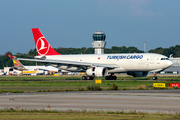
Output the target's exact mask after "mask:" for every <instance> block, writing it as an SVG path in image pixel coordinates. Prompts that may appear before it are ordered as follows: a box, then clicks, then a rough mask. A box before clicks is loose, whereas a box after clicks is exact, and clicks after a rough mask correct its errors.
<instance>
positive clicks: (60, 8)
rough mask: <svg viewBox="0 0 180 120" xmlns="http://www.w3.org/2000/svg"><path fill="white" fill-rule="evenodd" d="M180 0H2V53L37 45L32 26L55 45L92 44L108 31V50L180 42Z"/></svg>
mask: <svg viewBox="0 0 180 120" xmlns="http://www.w3.org/2000/svg"><path fill="white" fill-rule="evenodd" d="M179 6H180V0H1V1H0V41H1V43H0V54H1V55H2V54H5V53H6V52H7V51H11V52H12V53H18V52H19V53H28V51H29V50H30V49H34V48H35V43H34V39H33V35H32V31H31V28H39V29H40V30H41V32H42V33H43V35H44V36H45V37H46V39H47V40H48V42H49V43H50V44H51V46H52V47H54V48H58V47H64V48H69V47H73V48H82V47H87V48H88V47H92V44H91V43H92V41H93V39H92V34H93V33H94V32H95V31H103V32H104V33H105V34H106V42H107V44H106V48H111V47H112V46H118V47H120V46H126V47H129V46H134V47H137V48H138V49H140V50H144V43H143V41H146V51H148V50H150V49H155V48H157V47H163V48H169V47H171V46H175V45H179V44H180V13H179V12H180V7H179Z"/></svg>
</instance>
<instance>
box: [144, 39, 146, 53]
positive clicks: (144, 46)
mask: <svg viewBox="0 0 180 120" xmlns="http://www.w3.org/2000/svg"><path fill="white" fill-rule="evenodd" d="M145 45H146V41H144V53H145V52H146V49H145V47H146V46H145Z"/></svg>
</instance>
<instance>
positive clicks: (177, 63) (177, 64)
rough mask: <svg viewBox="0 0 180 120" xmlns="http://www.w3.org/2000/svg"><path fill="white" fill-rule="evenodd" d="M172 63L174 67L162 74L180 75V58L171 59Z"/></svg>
mask: <svg viewBox="0 0 180 120" xmlns="http://www.w3.org/2000/svg"><path fill="white" fill-rule="evenodd" d="M169 59H170V60H171V61H172V62H173V65H172V66H171V67H169V68H167V69H165V70H164V71H162V72H160V74H166V75H167V74H169V75H172V74H173V75H176V74H180V58H169Z"/></svg>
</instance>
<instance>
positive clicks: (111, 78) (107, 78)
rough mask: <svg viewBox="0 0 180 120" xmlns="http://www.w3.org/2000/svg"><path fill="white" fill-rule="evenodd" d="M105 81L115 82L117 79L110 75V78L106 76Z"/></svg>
mask: <svg viewBox="0 0 180 120" xmlns="http://www.w3.org/2000/svg"><path fill="white" fill-rule="evenodd" d="M105 79H106V80H116V79H117V77H116V76H112V75H110V76H106V77H105Z"/></svg>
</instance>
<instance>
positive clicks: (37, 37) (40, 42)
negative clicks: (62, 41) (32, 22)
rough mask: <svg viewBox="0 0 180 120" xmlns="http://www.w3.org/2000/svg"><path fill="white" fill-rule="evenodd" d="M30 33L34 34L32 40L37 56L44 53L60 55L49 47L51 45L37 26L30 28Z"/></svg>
mask: <svg viewBox="0 0 180 120" xmlns="http://www.w3.org/2000/svg"><path fill="white" fill-rule="evenodd" d="M32 33H33V36H34V41H35V45H36V49H37V52H38V55H39V56H40V55H43V56H44V55H60V54H59V53H57V52H56V51H55V50H54V49H53V48H52V47H51V45H50V44H49V43H48V41H47V40H46V38H45V37H44V36H43V34H42V33H41V31H40V30H39V28H32Z"/></svg>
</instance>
